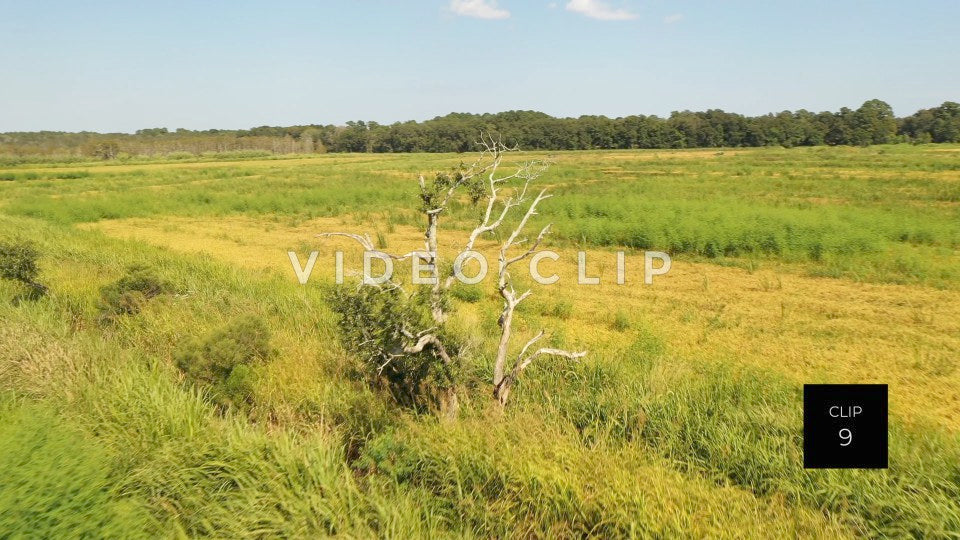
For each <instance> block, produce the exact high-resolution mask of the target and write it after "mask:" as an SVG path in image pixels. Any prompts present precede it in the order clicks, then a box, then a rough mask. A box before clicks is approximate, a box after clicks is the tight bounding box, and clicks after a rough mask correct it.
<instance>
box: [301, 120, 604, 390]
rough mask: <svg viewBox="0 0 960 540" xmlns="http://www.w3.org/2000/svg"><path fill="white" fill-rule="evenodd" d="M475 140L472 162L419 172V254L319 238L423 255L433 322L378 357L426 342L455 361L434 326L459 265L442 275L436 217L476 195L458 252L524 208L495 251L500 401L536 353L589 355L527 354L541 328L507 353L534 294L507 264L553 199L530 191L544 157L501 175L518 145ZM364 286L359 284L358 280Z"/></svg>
mask: <svg viewBox="0 0 960 540" xmlns="http://www.w3.org/2000/svg"><path fill="white" fill-rule="evenodd" d="M479 145H480V148H481V151H480V155H479V157H478V158H477V160H476V161H474V162H473V163H471V164H469V165H466V164H461V165H460V166H459V167H457V168H456V169H454V170H453V172H452V173H438V174H437V175H436V176H435V178H434V179H433V180H432V181H427V180H426V178H424V176H423V175H420V178H419V185H420V200H421V203H422V204H421V207H420V211H421V212H422V213H423V214H424V216H425V217H426V226H425V229H424V251H423V252H410V253H407V254H404V255H392V254H387V253H384V252H383V251H381V250H378V249H376V248H375V247H374V245H373V242H371V240H370V237H369V236H367V235H363V236H361V235H357V234H351V233H344V232H329V233H323V234H320V235H318V236H319V237H330V236H343V237H347V238H350V239H352V240H354V241H356V242H357V243H359V244H360V245H361V246H362V247H363V248H364V250H366V251H369V252H374V253H378V254H382V255H384V256H387V257H390V258H392V259H394V260H405V259H408V258H411V257H419V258H421V259H423V260H425V262H426V263H427V264H426V268H428V269H430V270H431V271H432V272H433V279H432V284H431V288H430V294H429V299H428V300H427V301H428V302H429V311H430V316H431V317H432V319H433V324H434V327H433V328H430V329H427V330H423V331H420V332H417V333H413V332H412V331H406V330H405V331H404V335H403V337H404V339H405V342H404V343H403V344H402V345H401V346H398V347H395V348H394V349H395V350H391V351H382V354H383V358H384V361H385V362H386V363H389V362H390V361H391V360H392V359H393V358H397V357H398V356H402V355H405V354H411V353H419V352H422V351H424V350H425V349H427V348H431V349H432V350H433V351H434V352H435V353H436V354H437V356H438V357H440V358H441V359H442V360H443V362H444V363H448V364H453V363H454V362H456V361H457V359H456V358H453V357H452V356H451V355H450V354H449V353H448V352H447V347H445V346H444V343H443V340H442V338H441V335H440V332H437V331H436V330H437V329H438V328H441V327H442V326H443V325H444V323H445V322H446V320H447V316H448V313H447V311H446V310H445V308H444V305H445V302H444V298H445V294H446V293H447V291H448V290H449V289H450V287H452V286H453V284H454V283H455V282H456V280H457V271H458V269H457V268H454V267H453V266H451V267H450V268H449V270H447V271H446V275H444V276H441V275H440V274H441V271H440V268H441V265H440V263H441V259H440V256H439V253H438V244H439V242H438V235H439V230H440V227H439V226H440V219H441V217H442V216H443V215H444V214H445V213H449V208H450V203H451V202H452V201H453V200H455V197H458V196H460V195H461V194H463V192H466V194H467V195H468V196H469V197H470V199H471V201H472V202H473V203H480V202H481V201H482V202H483V203H484V204H483V213H482V216H481V218H480V220H479V223H478V225H477V226H476V227H475V228H474V229H473V230H472V231H471V232H470V235H469V237H468V239H467V242H466V244H465V245H464V247H463V249H462V250H461V253H462V252H466V251H473V250H474V245H475V244H476V242H477V240H479V239H480V238H481V237H483V236H485V235H491V236H492V235H494V234H496V233H497V232H498V231H499V230H500V228H501V227H502V226H503V224H504V221H505V220H506V219H507V218H508V217H511V215H512V214H515V213H516V212H515V210H516V209H521V210H523V212H524V213H523V215H522V217H521V218H520V220H519V222H518V223H517V225H516V227H515V228H514V229H513V230H512V232H511V233H510V235H509V236H508V237H507V238H506V240H504V241H502V243H501V244H500V246H499V251H498V265H497V291H498V292H499V294H500V297H501V298H502V299H503V308H502V310H501V313H500V317H499V319H498V323H499V326H500V339H499V341H498V344H497V349H496V355H495V357H494V367H493V381H492V385H493V396H494V398H495V399H496V400H497V402H498V403H499V404H500V405H506V403H507V400H508V398H509V396H510V391H511V389H512V388H513V385H514V384H515V383H516V381H517V380H518V378H519V377H520V374H521V373H523V371H524V370H525V369H526V368H527V367H528V366H529V365H530V364H531V363H532V362H533V361H534V360H535V359H537V358H539V357H541V356H559V357H564V358H569V359H576V358H582V357H583V356H585V355H586V354H587V353H586V351H580V352H572V351H566V350H562V349H556V348H551V347H540V348H537V349H536V350H533V351H532V352H531V350H532V349H533V347H534V345H536V344H537V343H538V342H539V341H540V340H541V339H542V338H543V337H544V335H545V332H544V331H543V330H541V331H539V332H538V333H537V334H536V335H535V336H534V337H533V338H531V339H530V340H528V341H527V342H526V344H525V345H524V346H523V347H522V348H521V350H520V352H519V354H517V355H516V356H515V357H511V356H510V344H511V337H512V329H513V316H514V312H515V311H516V309H517V306H518V305H519V304H520V303H521V302H523V301H524V300H526V299H527V298H528V297H529V296H530V295H531V293H532V291H530V290H527V291H524V292H523V293H519V294H518V293H517V291H516V289H515V288H514V281H513V278H512V276H511V274H510V269H511V267H512V266H513V265H515V264H517V263H519V262H521V261H523V260H526V259H527V258H529V257H531V256H533V255H535V254H536V253H537V252H538V249H539V247H540V245H541V243H542V241H543V239H544V238H545V237H546V235H547V234H548V233H549V232H550V225H547V226H545V227H543V229H541V230H540V232H539V234H537V236H536V238H535V239H534V240H533V241H532V242H529V246H528V247H526V249H521V250H520V251H519V252H518V253H515V252H516V251H517V249H520V248H522V246H523V245H524V244H526V243H528V239H527V238H524V237H522V235H523V231H524V229H525V228H526V226H527V222H528V221H529V220H530V218H531V217H533V216H535V215H537V207H538V205H539V204H540V203H541V202H543V201H544V200H546V199H548V198H550V195H548V194H547V192H546V190H545V189H541V190H540V191H539V192H537V194H536V195H535V196H534V195H532V191H531V185H532V184H533V183H534V181H536V180H537V179H538V178H539V177H540V176H541V175H542V174H543V173H544V172H545V171H546V170H547V167H548V164H547V163H546V162H543V161H528V162H525V163H522V164H520V165H518V166H517V167H516V168H515V169H511V170H510V171H509V172H508V173H502V172H501V165H502V162H503V159H504V156H505V154H506V153H508V152H511V151H515V150H517V148H516V147H508V146H506V145H504V144H503V142H502V140H501V139H500V138H499V137H493V136H489V135H481V140H480V142H479ZM361 286H364V285H363V284H361ZM389 287H390V288H391V290H392V289H393V288H394V287H396V288H400V289H402V288H403V286H402V285H400V284H398V283H396V282H391V283H390V284H389ZM381 369H382V366H381ZM446 399H447V400H448V401H450V400H452V403H448V405H453V407H454V408H455V407H456V396H455V394H452V393H451V394H450V395H448V396H447V397H446Z"/></svg>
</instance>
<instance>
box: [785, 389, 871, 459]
mask: <svg viewBox="0 0 960 540" xmlns="http://www.w3.org/2000/svg"><path fill="white" fill-rule="evenodd" d="M887 407H888V405H887V385H885V384H805V385H803V466H804V468H807V469H886V468H887V459H888V456H887V441H888V433H887Z"/></svg>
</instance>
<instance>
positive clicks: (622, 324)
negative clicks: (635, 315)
mask: <svg viewBox="0 0 960 540" xmlns="http://www.w3.org/2000/svg"><path fill="white" fill-rule="evenodd" d="M610 326H611V327H613V329H614V330H616V331H617V332H626V331H627V330H629V329H630V316H629V315H627V314H626V313H625V312H623V311H618V312H617V313H616V315H614V316H613V322H612V323H611V324H610Z"/></svg>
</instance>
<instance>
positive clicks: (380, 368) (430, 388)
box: [330, 286, 461, 408]
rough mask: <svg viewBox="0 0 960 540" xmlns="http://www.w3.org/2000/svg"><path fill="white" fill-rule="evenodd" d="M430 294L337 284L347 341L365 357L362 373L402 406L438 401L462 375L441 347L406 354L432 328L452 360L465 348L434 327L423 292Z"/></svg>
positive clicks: (336, 303)
mask: <svg viewBox="0 0 960 540" xmlns="http://www.w3.org/2000/svg"><path fill="white" fill-rule="evenodd" d="M425 294H429V292H428V290H427V289H421V290H419V291H418V292H417V293H416V294H415V295H412V296H411V297H409V298H408V297H407V296H406V295H405V294H404V292H403V291H402V290H400V289H399V288H379V287H374V286H362V287H359V288H354V287H337V288H335V289H333V292H332V293H331V302H330V306H331V307H332V308H333V310H334V312H336V314H337V315H338V318H337V323H338V328H339V332H338V334H339V336H340V340H341V343H342V344H343V346H344V348H345V349H346V350H348V351H350V352H351V353H353V354H355V355H356V357H357V358H358V359H359V360H360V367H359V371H360V372H361V373H360V376H361V377H362V378H364V379H366V380H367V381H368V382H369V383H370V384H371V385H372V386H374V387H384V388H386V389H387V390H388V391H389V392H390V393H391V395H392V396H393V397H394V398H395V399H396V400H397V402H398V403H399V404H401V405H403V406H409V407H414V408H421V407H425V406H432V405H436V404H437V399H438V397H437V396H438V391H439V390H441V389H449V388H451V387H452V386H453V385H454V381H455V380H456V378H457V374H456V373H454V372H453V368H452V367H451V366H448V365H446V364H445V363H444V362H443V360H442V358H441V357H440V355H439V354H438V353H437V350H436V349H435V348H433V347H426V348H424V349H423V350H422V351H421V352H418V353H403V350H404V347H405V346H408V345H411V344H412V343H413V342H415V341H416V337H417V336H418V335H419V333H421V332H423V333H425V332H426V331H427V330H428V329H430V332H431V333H434V334H437V335H438V337H439V338H440V340H441V341H442V342H443V343H444V346H445V348H446V350H447V353H448V354H449V356H450V357H451V358H453V359H456V358H457V357H458V356H459V353H460V349H461V347H460V346H459V345H457V344H456V340H455V339H453V338H452V337H451V336H449V335H446V334H445V333H444V329H443V328H442V327H441V328H433V327H434V326H435V325H434V323H433V320H432V319H431V318H430V314H429V313H428V312H427V309H426V306H427V305H429V304H428V301H426V300H424V299H423V298H422V296H421V295H425Z"/></svg>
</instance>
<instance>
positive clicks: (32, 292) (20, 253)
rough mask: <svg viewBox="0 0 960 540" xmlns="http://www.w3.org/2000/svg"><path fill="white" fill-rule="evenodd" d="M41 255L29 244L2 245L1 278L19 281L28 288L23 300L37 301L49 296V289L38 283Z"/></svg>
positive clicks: (0, 254) (0, 256) (0, 249)
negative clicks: (38, 262) (38, 261)
mask: <svg viewBox="0 0 960 540" xmlns="http://www.w3.org/2000/svg"><path fill="white" fill-rule="evenodd" d="M39 258H40V254H39V253H38V252H37V250H36V249H35V248H34V247H33V246H32V245H31V244H27V243H13V244H6V243H3V244H0V278H2V279H8V280H12V281H19V282H20V283H23V284H24V285H26V286H27V288H28V292H27V294H26V295H24V296H23V298H26V299H28V300H36V299H38V298H40V297H42V296H44V295H45V294H47V287H46V286H45V285H42V284H40V283H39V282H37V274H38V273H39V269H38V267H37V259H39Z"/></svg>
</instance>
